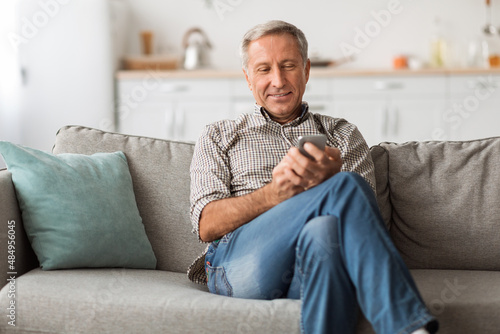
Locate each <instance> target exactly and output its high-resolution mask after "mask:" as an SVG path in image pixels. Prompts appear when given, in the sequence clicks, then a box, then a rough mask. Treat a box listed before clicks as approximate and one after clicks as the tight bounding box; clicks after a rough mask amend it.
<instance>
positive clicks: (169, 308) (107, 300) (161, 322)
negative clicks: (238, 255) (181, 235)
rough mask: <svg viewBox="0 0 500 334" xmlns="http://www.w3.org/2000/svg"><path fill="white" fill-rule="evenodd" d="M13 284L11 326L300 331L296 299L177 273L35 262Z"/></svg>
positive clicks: (2, 301)
mask: <svg viewBox="0 0 500 334" xmlns="http://www.w3.org/2000/svg"><path fill="white" fill-rule="evenodd" d="M15 284H16V289H17V290H16V296H15V301H16V304H15V305H16V307H17V308H16V310H15V316H16V327H15V329H16V333H17V332H23V333H28V332H29V333H117V334H118V333H119V334H122V333H186V334H192V333H227V334H234V333H297V334H298V333H300V327H299V323H300V301H299V300H286V299H277V300H271V301H267V300H248V299H242V298H230V297H224V296H218V295H214V294H211V293H209V292H208V291H207V290H206V287H205V286H202V285H199V284H194V283H191V282H190V281H189V280H187V279H186V275H185V274H182V273H173V272H166V271H159V270H137V269H79V270H59V271H41V270H39V269H34V270H33V271H31V272H29V273H27V274H25V275H23V276H21V277H18V278H17V280H16V283H15ZM8 291H9V285H7V286H6V287H4V288H3V290H2V291H1V292H0V307H1V308H2V309H3V310H7V308H8V307H9V302H10V300H12V299H10V298H9V297H8ZM4 313H7V311H5V312H4ZM3 318H4V321H1V322H0V332H1V333H4V332H5V329H6V328H14V327H11V326H9V325H8V321H9V319H8V318H7V317H5V316H4V317H3Z"/></svg>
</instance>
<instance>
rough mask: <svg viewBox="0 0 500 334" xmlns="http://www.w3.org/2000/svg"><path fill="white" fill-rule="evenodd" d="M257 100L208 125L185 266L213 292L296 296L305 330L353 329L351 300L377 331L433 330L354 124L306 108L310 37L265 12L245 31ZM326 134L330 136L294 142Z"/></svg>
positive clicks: (200, 149) (199, 149)
mask: <svg viewBox="0 0 500 334" xmlns="http://www.w3.org/2000/svg"><path fill="white" fill-rule="evenodd" d="M241 56H242V62H243V71H244V75H245V78H246V80H247V83H248V87H249V88H250V90H251V91H252V93H253V96H254V98H255V100H256V104H255V108H254V109H255V110H254V112H253V113H250V114H243V115H240V116H239V117H238V118H237V119H236V120H224V121H219V122H216V123H213V124H210V125H208V126H207V127H206V128H205V130H204V132H203V134H202V135H201V136H200V138H199V140H198V142H197V144H196V147H195V153H194V156H193V161H192V164H191V218H192V223H193V228H194V231H195V232H196V233H197V234H198V236H199V238H200V240H201V241H204V242H210V244H209V246H208V247H207V251H206V252H205V253H204V254H203V255H202V256H200V257H199V258H198V259H197V260H196V261H195V262H194V263H193V265H192V266H191V267H190V269H189V272H188V275H189V277H190V279H191V280H193V281H195V282H198V283H206V284H208V288H209V290H210V292H212V293H216V294H220V295H226V296H232V297H239V298H256V299H273V298H280V297H286V298H294V299H299V298H300V299H301V300H302V306H301V329H302V332H303V333H332V332H335V333H342V334H344V333H353V332H354V331H355V327H356V323H357V314H358V307H360V308H361V310H362V312H363V313H364V315H365V316H366V318H367V319H368V320H369V321H370V322H371V324H372V326H373V328H374V329H375V331H376V332H377V333H414V332H416V333H428V332H430V333H433V332H436V331H437V322H436V320H435V319H434V318H433V317H432V316H431V315H430V313H429V312H428V310H427V309H426V307H425V306H424V304H423V302H422V299H421V297H420V295H419V292H418V290H417V288H416V286H415V283H414V281H413V280H412V277H411V276H410V274H409V272H408V269H407V268H406V266H405V264H404V262H403V261H402V259H401V257H400V256H399V254H398V252H397V250H396V249H395V247H394V245H393V244H392V242H391V240H390V238H389V236H388V233H387V231H386V230H385V227H384V224H383V221H382V218H381V215H380V213H379V210H378V207H377V203H376V199H375V196H374V190H375V180H374V167H373V162H372V160H371V158H370V154H369V149H368V147H367V145H366V142H365V140H364V139H363V137H362V136H361V134H360V133H359V131H358V130H357V128H356V127H355V126H354V125H352V124H350V123H348V122H347V121H345V120H343V119H338V118H333V117H329V116H324V115H319V114H312V113H311V112H310V111H309V110H308V105H307V103H306V102H303V101H302V96H303V95H304V91H305V88H306V84H307V81H308V79H309V71H310V67H311V64H310V61H309V59H308V58H307V40H306V38H305V36H304V34H303V33H302V31H301V30H299V29H298V28H297V27H295V26H294V25H292V24H289V23H286V22H283V21H271V22H268V23H264V24H261V25H258V26H256V27H254V28H253V29H251V30H250V31H249V32H247V33H246V35H245V36H244V38H243V41H242V43H241ZM315 134H323V135H325V136H326V138H327V147H326V148H325V150H324V151H323V150H320V149H319V148H317V147H316V146H315V145H312V144H310V143H309V144H306V145H305V147H304V148H305V150H306V151H307V152H308V153H309V154H310V155H311V156H312V159H311V158H308V157H306V156H304V155H302V154H301V153H300V151H299V150H298V149H297V148H296V147H295V146H296V145H297V142H298V137H299V136H301V135H315Z"/></svg>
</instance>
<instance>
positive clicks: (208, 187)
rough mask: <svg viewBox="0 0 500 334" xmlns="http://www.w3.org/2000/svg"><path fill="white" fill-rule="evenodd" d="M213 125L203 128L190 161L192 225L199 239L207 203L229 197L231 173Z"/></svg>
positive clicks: (216, 130)
mask: <svg viewBox="0 0 500 334" xmlns="http://www.w3.org/2000/svg"><path fill="white" fill-rule="evenodd" d="M222 142H223V138H222V137H221V135H220V129H219V128H218V127H217V126H216V124H212V125H208V126H207V127H205V130H204V131H203V133H202V135H201V136H200V138H199V139H198V141H197V143H196V145H195V149H194V154H193V160H192V162H191V167H190V172H191V223H192V225H193V233H196V234H197V235H198V240H200V241H201V239H200V231H199V220H200V216H201V211H202V210H203V208H204V207H205V206H206V205H207V204H208V203H210V202H212V201H215V200H219V199H224V198H227V197H230V196H231V191H230V189H231V185H230V182H231V172H230V169H229V162H228V158H227V155H226V152H225V149H224V145H223V144H222Z"/></svg>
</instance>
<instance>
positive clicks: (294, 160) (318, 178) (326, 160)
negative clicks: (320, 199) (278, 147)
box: [283, 143, 342, 190]
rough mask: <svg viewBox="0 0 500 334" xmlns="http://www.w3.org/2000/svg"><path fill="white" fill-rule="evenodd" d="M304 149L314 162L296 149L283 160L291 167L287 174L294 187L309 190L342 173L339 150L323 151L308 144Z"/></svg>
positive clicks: (328, 148) (328, 149)
mask: <svg viewBox="0 0 500 334" xmlns="http://www.w3.org/2000/svg"><path fill="white" fill-rule="evenodd" d="M304 149H305V150H306V151H307V153H309V154H310V155H311V156H312V157H313V158H314V160H312V159H309V158H307V157H305V156H303V155H302V154H301V153H300V152H299V150H298V149H297V148H295V147H292V148H291V149H290V150H289V151H288V153H287V155H286V156H285V158H284V159H283V160H284V161H286V164H287V166H288V167H289V168H288V169H287V171H286V173H287V175H288V177H289V180H290V182H291V183H292V184H293V185H294V186H297V187H302V188H303V189H304V190H307V189H309V188H312V187H314V186H317V185H318V184H320V183H322V182H323V181H325V180H327V179H329V178H330V177H332V176H333V175H335V174H337V173H338V172H340V169H341V167H342V158H341V155H340V150H339V149H338V148H333V147H326V148H325V150H324V151H321V150H320V149H318V148H317V147H316V146H314V145H313V144H311V143H306V144H305V145H304Z"/></svg>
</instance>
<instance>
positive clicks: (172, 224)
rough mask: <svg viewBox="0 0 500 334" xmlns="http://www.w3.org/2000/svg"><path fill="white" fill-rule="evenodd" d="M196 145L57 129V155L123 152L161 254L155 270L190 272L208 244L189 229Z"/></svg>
mask: <svg viewBox="0 0 500 334" xmlns="http://www.w3.org/2000/svg"><path fill="white" fill-rule="evenodd" d="M193 149H194V144H191V143H182V142H175V141H169V140H161V139H153V138H145V137H136V136H127V135H122V134H116V133H109V132H103V131H100V130H95V129H90V128H85V127H80V126H68V127H64V128H62V129H61V130H59V132H58V134H57V137H56V142H55V145H54V148H53V152H54V153H55V154H59V153H79V154H93V153H96V152H115V151H123V152H124V153H125V155H126V157H127V160H128V163H129V169H130V174H131V175H132V181H133V184H134V192H135V196H136V201H137V206H138V208H139V212H140V214H141V217H142V220H143V223H144V227H145V229H146V233H147V236H148V238H149V240H150V242H151V245H152V247H153V251H154V253H155V255H156V258H157V269H160V270H168V271H174V272H186V271H187V268H188V267H189V265H190V264H191V262H192V261H193V260H194V259H195V258H196V257H197V256H199V255H200V254H201V252H202V251H203V249H204V247H205V246H206V245H204V244H202V243H200V242H199V241H198V238H197V237H196V235H194V234H193V233H191V223H190V219H189V184H190V177H189V166H190V164H191V158H192V155H193Z"/></svg>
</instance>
